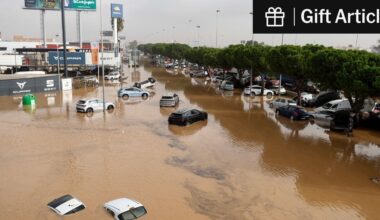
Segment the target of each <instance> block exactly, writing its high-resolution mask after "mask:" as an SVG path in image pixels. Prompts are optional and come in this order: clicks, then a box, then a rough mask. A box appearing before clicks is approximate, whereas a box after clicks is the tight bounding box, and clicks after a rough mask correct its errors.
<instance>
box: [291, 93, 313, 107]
mask: <svg viewBox="0 0 380 220" xmlns="http://www.w3.org/2000/svg"><path fill="white" fill-rule="evenodd" d="M313 98H314V95H313V94H311V93H307V92H301V103H300V104H301V105H302V106H306V105H308V104H309V102H310V101H311V100H312V99H313ZM293 100H294V101H296V102H298V96H296V97H294V98H293Z"/></svg>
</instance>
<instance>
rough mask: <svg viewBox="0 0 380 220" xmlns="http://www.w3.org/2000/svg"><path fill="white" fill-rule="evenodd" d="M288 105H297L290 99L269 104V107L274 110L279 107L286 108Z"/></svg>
mask: <svg viewBox="0 0 380 220" xmlns="http://www.w3.org/2000/svg"><path fill="white" fill-rule="evenodd" d="M288 105H292V106H297V103H296V101H294V100H292V99H280V98H279V99H276V100H274V101H272V102H270V103H269V106H270V107H271V108H274V109H278V108H280V107H283V106H288Z"/></svg>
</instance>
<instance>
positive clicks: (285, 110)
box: [276, 105, 310, 120]
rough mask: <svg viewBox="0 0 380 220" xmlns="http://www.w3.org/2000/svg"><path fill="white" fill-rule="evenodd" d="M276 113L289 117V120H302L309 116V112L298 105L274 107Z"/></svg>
mask: <svg viewBox="0 0 380 220" xmlns="http://www.w3.org/2000/svg"><path fill="white" fill-rule="evenodd" d="M276 114H279V115H282V116H285V117H287V118H290V119H291V120H303V119H308V118H310V114H309V113H307V112H306V110H305V109H304V108H301V107H298V106H291V105H288V106H283V107H280V108H278V109H276Z"/></svg>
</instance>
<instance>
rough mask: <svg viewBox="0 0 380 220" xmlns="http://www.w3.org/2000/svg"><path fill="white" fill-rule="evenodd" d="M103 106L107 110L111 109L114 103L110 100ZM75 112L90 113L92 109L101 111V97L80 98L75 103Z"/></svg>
mask: <svg viewBox="0 0 380 220" xmlns="http://www.w3.org/2000/svg"><path fill="white" fill-rule="evenodd" d="M105 108H106V109H107V111H113V110H114V108H115V104H113V103H112V102H106V103H105ZM76 109H77V112H86V113H92V112H94V111H103V100H101V99H88V100H84V99H81V100H79V101H78V102H77V103H76Z"/></svg>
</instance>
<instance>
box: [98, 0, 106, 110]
mask: <svg viewBox="0 0 380 220" xmlns="http://www.w3.org/2000/svg"><path fill="white" fill-rule="evenodd" d="M99 17H100V41H101V47H102V55H101V60H102V84H103V112H105V111H106V101H105V99H106V97H105V93H104V89H105V82H104V42H103V19H102V0H100V16H99Z"/></svg>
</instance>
